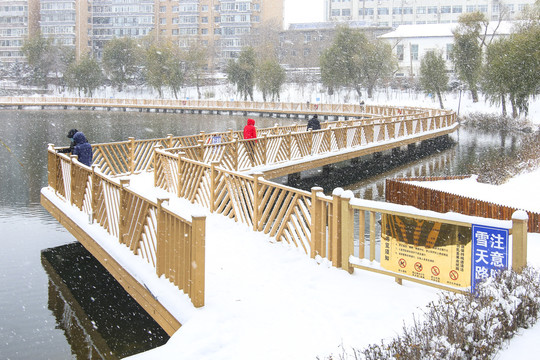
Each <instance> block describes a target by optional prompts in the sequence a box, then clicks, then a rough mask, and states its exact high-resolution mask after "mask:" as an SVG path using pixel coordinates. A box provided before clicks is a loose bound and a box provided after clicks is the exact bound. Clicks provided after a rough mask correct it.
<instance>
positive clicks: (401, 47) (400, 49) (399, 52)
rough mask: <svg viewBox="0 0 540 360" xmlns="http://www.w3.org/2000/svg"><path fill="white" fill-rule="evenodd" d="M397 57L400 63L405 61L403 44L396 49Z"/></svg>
mask: <svg viewBox="0 0 540 360" xmlns="http://www.w3.org/2000/svg"><path fill="white" fill-rule="evenodd" d="M396 55H397V59H398V60H399V61H402V60H403V44H400V45H398V46H397V47H396Z"/></svg>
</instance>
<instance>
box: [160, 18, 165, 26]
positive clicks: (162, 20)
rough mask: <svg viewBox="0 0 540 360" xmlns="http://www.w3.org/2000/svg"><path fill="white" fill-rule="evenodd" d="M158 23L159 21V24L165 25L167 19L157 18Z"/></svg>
mask: <svg viewBox="0 0 540 360" xmlns="http://www.w3.org/2000/svg"><path fill="white" fill-rule="evenodd" d="M159 23H160V24H161V25H165V24H167V19H165V18H159Z"/></svg>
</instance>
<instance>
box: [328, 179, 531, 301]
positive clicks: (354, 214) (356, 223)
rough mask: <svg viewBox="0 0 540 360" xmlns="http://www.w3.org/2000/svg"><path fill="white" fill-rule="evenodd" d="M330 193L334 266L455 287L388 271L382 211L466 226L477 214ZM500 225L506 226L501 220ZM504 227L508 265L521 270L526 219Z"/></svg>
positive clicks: (337, 192) (449, 288) (348, 194)
mask: <svg viewBox="0 0 540 360" xmlns="http://www.w3.org/2000/svg"><path fill="white" fill-rule="evenodd" d="M333 196H334V201H336V204H338V205H337V207H339V209H340V210H339V211H340V214H339V215H338V217H339V219H340V221H339V228H338V229H337V231H338V234H339V240H338V244H340V245H341V246H340V247H338V253H339V255H340V259H341V261H340V263H339V264H338V266H340V267H342V268H343V269H347V270H348V271H349V272H351V273H352V271H353V269H354V268H357V269H362V270H369V271H373V272H378V273H381V274H384V275H389V276H392V277H394V278H395V279H396V281H397V282H398V283H401V281H402V280H409V281H414V282H419V283H422V284H425V285H429V286H433V287H438V288H441V289H445V290H450V291H456V290H457V289H456V288H455V287H451V286H445V285H442V284H438V283H436V282H433V281H428V280H426V279H421V278H418V277H413V276H408V275H405V274H402V273H399V272H395V271H389V270H386V269H384V268H382V267H381V266H380V259H382V257H383V256H385V250H386V249H384V247H383V246H381V245H382V243H383V241H382V240H383V236H386V235H385V234H386V231H385V227H386V225H385V219H384V217H383V215H392V216H402V217H404V218H407V219H413V220H420V221H421V222H423V221H432V222H437V223H441V224H449V225H455V226H463V227H466V228H470V227H471V226H472V225H473V224H474V223H476V222H477V221H478V218H474V217H472V216H467V215H460V218H456V216H453V215H447V214H442V213H437V212H434V211H425V210H418V209H413V208H411V207H410V206H403V205H397V204H388V203H384V202H379V201H372V200H364V199H358V198H354V195H353V193H352V192H351V191H343V189H336V190H335V191H334V193H333ZM336 198H338V199H339V200H336ZM500 226H501V227H503V228H504V227H506V225H505V224H503V223H502V222H501V223H500ZM366 227H367V228H366ZM507 228H508V229H509V232H510V233H511V234H513V239H512V250H513V251H512V262H511V263H512V265H511V266H512V268H513V269H515V270H517V271H521V269H522V268H523V267H524V266H526V265H527V250H526V249H527V245H526V242H527V222H526V220H522V219H520V218H517V217H516V218H512V223H511V225H510V226H508V227H507ZM509 263H510V262H509ZM334 265H335V264H334Z"/></svg>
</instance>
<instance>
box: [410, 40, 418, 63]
mask: <svg viewBox="0 0 540 360" xmlns="http://www.w3.org/2000/svg"><path fill="white" fill-rule="evenodd" d="M411 60H418V44H411Z"/></svg>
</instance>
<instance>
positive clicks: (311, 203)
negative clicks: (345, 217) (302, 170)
mask: <svg viewBox="0 0 540 360" xmlns="http://www.w3.org/2000/svg"><path fill="white" fill-rule="evenodd" d="M155 164H157V166H156V168H155V171H154V184H155V186H158V187H160V188H163V189H165V190H167V191H169V192H171V193H174V194H177V195H178V196H179V197H183V198H186V199H188V200H189V201H191V202H192V203H197V204H200V205H202V206H204V207H206V208H208V209H209V210H210V211H211V212H216V213H218V214H222V215H224V216H227V217H229V218H231V219H234V220H235V221H239V222H242V223H244V224H246V225H247V226H249V227H251V228H252V229H253V230H254V231H261V232H263V233H265V234H269V235H270V236H272V237H275V238H276V239H278V240H279V241H284V242H287V243H289V244H294V245H295V246H297V247H299V248H302V249H304V251H305V252H306V253H307V254H310V255H311V256H313V257H314V256H315V255H321V256H323V257H328V258H329V259H330V260H333V259H334V256H333V255H332V250H333V249H334V248H336V247H337V245H336V242H337V237H336V233H335V230H334V226H335V224H334V222H333V220H332V219H333V216H334V215H333V214H334V211H333V207H334V202H333V200H332V199H331V198H329V197H325V196H324V195H322V189H321V188H313V189H312V192H311V193H310V192H307V191H303V190H299V189H295V188H292V187H289V186H285V185H280V184H276V183H274V182H271V181H268V180H265V179H263V178H262V176H261V175H260V174H255V175H254V176H251V175H247V174H242V173H238V172H235V171H233V170H228V169H225V168H222V167H219V166H218V165H219V164H218V163H215V162H214V163H212V164H206V163H204V162H200V161H197V160H191V159H189V158H186V157H185V156H184V153H178V154H171V153H170V152H167V151H165V150H162V149H156V152H155ZM327 229H328V231H327Z"/></svg>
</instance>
